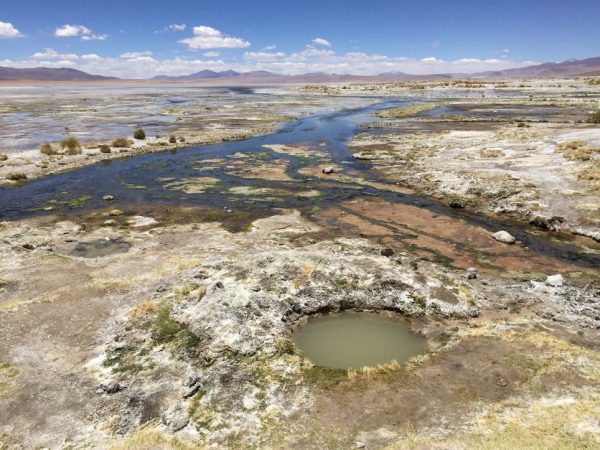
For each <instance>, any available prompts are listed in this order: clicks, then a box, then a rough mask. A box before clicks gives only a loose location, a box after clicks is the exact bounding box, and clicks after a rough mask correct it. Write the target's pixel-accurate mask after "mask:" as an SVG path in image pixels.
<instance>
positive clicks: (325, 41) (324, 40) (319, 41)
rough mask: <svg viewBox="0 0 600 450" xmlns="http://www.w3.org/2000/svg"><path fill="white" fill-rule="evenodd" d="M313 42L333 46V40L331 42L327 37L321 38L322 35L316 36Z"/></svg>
mask: <svg viewBox="0 0 600 450" xmlns="http://www.w3.org/2000/svg"><path fill="white" fill-rule="evenodd" d="M312 43H313V44H316V45H322V46H324V47H331V42H329V41H328V40H327V39H323V38H320V37H318V38H314V39H313V40H312Z"/></svg>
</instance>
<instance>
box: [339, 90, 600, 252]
mask: <svg viewBox="0 0 600 450" xmlns="http://www.w3.org/2000/svg"><path fill="white" fill-rule="evenodd" d="M579 83H580V85H579V89H576V86H575V85H568V86H569V87H562V88H561V87H556V86H560V85H558V84H557V85H554V84H552V85H550V86H555V87H548V86H546V87H543V85H542V86H536V85H535V84H536V83H535V82H534V83H532V85H531V86H530V87H528V88H527V89H524V88H523V89H522V90H516V91H512V90H511V91H508V92H503V89H482V92H483V95H484V96H485V98H479V99H472V98H468V97H462V98H461V96H462V93H461V92H456V93H455V95H456V97H455V98H453V99H451V100H450V99H446V100H444V101H442V102H437V103H436V102H430V101H425V102H416V104H415V105H414V106H410V107H404V108H396V109H389V110H387V111H382V112H380V113H377V114H376V117H377V118H378V119H379V120H378V121H374V122H373V123H372V124H369V125H365V126H364V128H365V131H364V132H362V133H359V134H358V135H357V136H356V137H355V139H354V140H353V142H352V143H351V149H352V151H353V153H354V156H355V158H357V159H359V160H361V161H367V162H369V163H371V164H372V165H373V168H374V169H375V170H377V172H378V173H380V174H381V175H382V177H384V178H385V179H387V180H389V181H393V182H395V183H397V184H399V185H401V186H404V187H408V188H411V189H413V190H414V191H416V192H420V193H424V194H426V195H428V196H431V197H434V198H437V199H439V200H440V201H442V202H444V203H446V204H448V205H450V206H452V207H455V208H464V209H468V210H472V211H478V212H482V213H484V214H490V215H502V216H508V217H511V218H513V219H516V220H519V221H524V222H530V223H532V224H533V225H535V226H537V227H540V228H544V229H550V230H567V231H569V232H572V233H574V234H580V235H585V236H589V237H591V238H592V239H595V240H596V241H600V215H599V213H600V196H599V195H598V192H600V191H599V189H598V188H599V187H600V185H599V184H598V182H599V178H598V168H599V167H600V166H599V164H600V125H599V124H598V123H593V121H594V119H593V117H594V113H595V111H597V110H598V108H599V107H600V105H599V103H598V96H599V95H600V92H599V91H598V88H597V86H588V85H585V84H583V85H581V81H579ZM382 89H383V88H382Z"/></svg>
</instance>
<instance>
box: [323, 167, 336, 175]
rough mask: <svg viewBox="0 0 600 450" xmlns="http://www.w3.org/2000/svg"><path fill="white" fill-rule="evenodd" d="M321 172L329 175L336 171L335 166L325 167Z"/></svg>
mask: <svg viewBox="0 0 600 450" xmlns="http://www.w3.org/2000/svg"><path fill="white" fill-rule="evenodd" d="M321 172H323V173H324V174H325V175H329V174H332V173H335V168H333V167H325V168H323V170H322V171H321Z"/></svg>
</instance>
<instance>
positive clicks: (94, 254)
mask: <svg viewBox="0 0 600 450" xmlns="http://www.w3.org/2000/svg"><path fill="white" fill-rule="evenodd" d="M129 248H130V245H129V244H128V243H126V242H121V241H115V240H112V239H96V240H94V241H87V242H73V243H67V244H65V245H63V246H61V247H60V248H58V249H57V252H58V253H63V254H66V255H69V256H78V257H80V258H99V257H102V256H108V255H113V254H116V253H127V252H128V251H129Z"/></svg>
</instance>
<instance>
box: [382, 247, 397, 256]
mask: <svg viewBox="0 0 600 450" xmlns="http://www.w3.org/2000/svg"><path fill="white" fill-rule="evenodd" d="M381 256H386V257H388V258H390V257H392V256H394V250H392V249H391V248H389V247H385V248H383V249H382V250H381Z"/></svg>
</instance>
